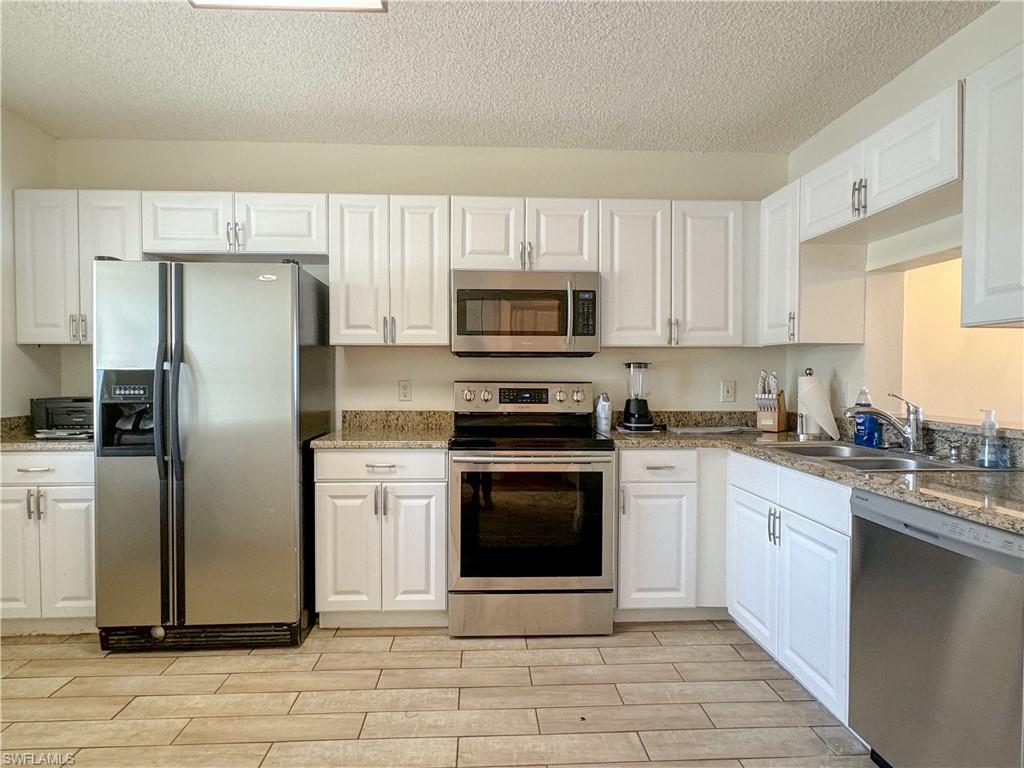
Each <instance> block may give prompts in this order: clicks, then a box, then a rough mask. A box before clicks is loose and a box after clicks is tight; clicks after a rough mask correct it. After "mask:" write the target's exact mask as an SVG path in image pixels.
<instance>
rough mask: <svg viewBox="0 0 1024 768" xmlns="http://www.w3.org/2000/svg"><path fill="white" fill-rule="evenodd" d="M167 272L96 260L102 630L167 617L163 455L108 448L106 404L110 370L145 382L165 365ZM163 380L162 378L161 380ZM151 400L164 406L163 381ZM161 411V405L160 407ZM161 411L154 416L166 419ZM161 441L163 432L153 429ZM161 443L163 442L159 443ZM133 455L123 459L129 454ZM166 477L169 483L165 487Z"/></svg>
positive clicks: (149, 265) (112, 407) (112, 405)
mask: <svg viewBox="0 0 1024 768" xmlns="http://www.w3.org/2000/svg"><path fill="white" fill-rule="evenodd" d="M168 274H169V270H168V265H167V264H163V263H159V262H114V261H98V262H96V264H95V270H94V275H95V277H94V280H95V284H94V298H95V307H96V309H95V313H96V315H95V316H96V321H95V328H94V331H93V333H94V335H93V355H94V368H95V384H96V393H97V394H96V397H95V398H94V408H95V413H94V423H95V424H96V425H97V433H96V434H97V438H98V439H97V450H96V452H97V457H96V464H95V467H96V469H95V473H96V474H95V483H96V624H97V626H99V627H123V626H155V625H158V624H162V623H164V622H165V621H166V620H167V618H168V610H169V600H170V582H171V575H170V571H169V568H170V563H169V561H168V556H167V547H168V517H167V515H168V511H167V510H168V507H167V484H166V480H165V474H164V473H163V472H161V466H162V464H161V462H162V461H163V451H162V450H159V449H160V448H162V446H158V450H155V451H154V450H152V448H150V450H148V451H134V453H136V454H139V453H144V454H148V455H134V456H133V455H117V453H118V451H117V450H116V449H115V450H108V449H105V447H104V443H105V442H106V441H105V439H104V438H105V436H107V435H108V434H109V433H111V432H112V431H113V430H114V429H115V428H116V424H115V423H114V422H115V421H116V417H117V416H118V415H119V413H120V409H119V405H118V403H117V402H104V399H105V398H104V396H103V394H104V390H103V388H102V382H103V376H104V373H103V372H104V371H105V370H106V371H120V372H132V371H146V372H147V379H146V380H147V381H148V378H149V377H150V376H153V375H154V372H155V371H158V370H159V369H161V368H162V366H160V365H159V363H158V358H159V357H161V356H162V347H161V342H162V341H166V333H167V326H166V322H167V318H166V297H167V290H168V288H167V286H168V279H169V278H168ZM157 375H159V374H157ZM152 386H153V389H152V394H153V395H154V396H155V398H156V399H158V400H159V399H160V396H159V392H160V386H161V382H158V381H154V382H153V385H152ZM154 405H156V406H160V405H162V402H158V403H155V404H154ZM161 411H162V409H161V408H160V407H156V408H154V416H155V418H156V419H158V418H159V417H160V415H161ZM155 431H156V433H157V435H159V434H160V431H159V429H157V430H155ZM158 439H159V438H158ZM131 452H132V451H128V452H125V453H131ZM162 477H163V478H164V479H163V480H162Z"/></svg>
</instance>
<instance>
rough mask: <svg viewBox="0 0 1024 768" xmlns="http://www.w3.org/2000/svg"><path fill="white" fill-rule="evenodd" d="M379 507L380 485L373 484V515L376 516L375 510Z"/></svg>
mask: <svg viewBox="0 0 1024 768" xmlns="http://www.w3.org/2000/svg"><path fill="white" fill-rule="evenodd" d="M378 509H380V486H379V485H375V486H373V516H374V517H376V516H377V510H378Z"/></svg>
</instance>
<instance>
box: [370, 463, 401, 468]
mask: <svg viewBox="0 0 1024 768" xmlns="http://www.w3.org/2000/svg"><path fill="white" fill-rule="evenodd" d="M365 466H366V468H367V469H394V468H395V466H396V465H395V464H366V465H365Z"/></svg>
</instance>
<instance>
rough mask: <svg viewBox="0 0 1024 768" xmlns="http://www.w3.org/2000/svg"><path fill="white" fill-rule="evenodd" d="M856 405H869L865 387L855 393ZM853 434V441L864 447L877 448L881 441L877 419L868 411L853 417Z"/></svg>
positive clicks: (869, 399) (869, 395) (868, 393)
mask: <svg viewBox="0 0 1024 768" xmlns="http://www.w3.org/2000/svg"><path fill="white" fill-rule="evenodd" d="M856 404H857V406H859V407H864V408H866V407H869V406H870V405H871V393H870V392H868V388H867V387H862V388H861V390H860V394H859V395H857V403H856ZM853 424H854V434H853V442H855V443H856V444H857V445H863V446H864V447H865V448H877V447H878V445H879V443H880V442H881V439H880V438H881V434H880V433H881V430H880V429H879V427H880V426H881V425H880V424H879V423H878V419H877V418H875V417H874V416H872V415H871V414H870V413H858V414H857V415H856V416H854V417H853Z"/></svg>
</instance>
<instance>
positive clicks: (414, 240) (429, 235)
mask: <svg viewBox="0 0 1024 768" xmlns="http://www.w3.org/2000/svg"><path fill="white" fill-rule="evenodd" d="M390 226H391V238H390V251H391V268H390V285H391V315H392V316H393V317H394V318H395V338H394V339H391V343H392V344H438V345H442V344H443V345H447V344H448V339H449V338H450V336H449V333H450V327H449V325H450V324H449V322H448V313H449V305H450V302H449V301H448V244H449V242H448V241H449V238H448V226H449V219H448V198H447V197H441V196H430V197H428V196H423V195H392V197H391V200H390Z"/></svg>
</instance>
